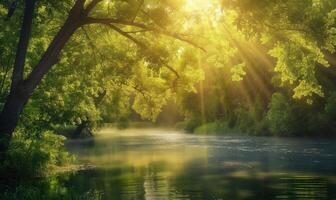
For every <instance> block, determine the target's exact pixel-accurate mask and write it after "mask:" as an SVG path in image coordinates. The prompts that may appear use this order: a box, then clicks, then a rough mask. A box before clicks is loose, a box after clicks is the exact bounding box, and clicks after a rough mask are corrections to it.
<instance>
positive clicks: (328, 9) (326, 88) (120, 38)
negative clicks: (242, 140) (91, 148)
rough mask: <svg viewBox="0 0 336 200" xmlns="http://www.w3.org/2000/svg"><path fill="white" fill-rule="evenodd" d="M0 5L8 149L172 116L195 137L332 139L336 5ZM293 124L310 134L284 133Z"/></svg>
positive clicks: (2, 118)
mask: <svg viewBox="0 0 336 200" xmlns="http://www.w3.org/2000/svg"><path fill="white" fill-rule="evenodd" d="M0 5H1V6H0V16H1V19H2V20H1V22H0V26H1V27H0V28H1V32H0V44H1V45H0V52H1V54H0V57H1V58H0V62H1V63H0V65H1V66H0V67H1V72H0V79H1V80H0V98H1V100H0V104H1V109H2V112H1V115H0V132H1V138H2V139H1V141H5V142H1V144H2V145H1V149H6V148H7V147H8V144H9V143H8V142H6V141H10V138H12V136H13V133H14V130H16V131H20V132H40V133H43V132H44V131H55V130H57V129H59V128H60V127H67V126H72V127H75V131H74V133H75V134H74V135H77V136H78V135H80V134H83V132H86V133H88V134H92V132H93V130H94V129H95V128H97V127H99V126H101V125H102V124H104V123H112V122H116V123H118V124H119V125H120V127H123V126H127V122H128V121H130V120H134V119H136V120H139V119H142V120H150V121H153V122H155V121H156V119H157V118H158V117H160V113H162V111H163V114H164V113H165V108H166V107H167V106H168V107H169V106H172V107H176V109H177V110H178V113H177V114H175V115H174V116H173V117H175V118H176V121H179V120H180V121H181V120H182V121H184V122H183V127H184V128H185V129H187V130H189V131H196V132H197V127H198V128H199V129H198V130H199V131H200V132H204V131H205V132H207V129H208V128H209V127H207V126H210V129H215V131H221V129H225V130H226V132H227V131H231V132H232V131H237V130H238V131H239V132H249V133H254V134H277V135H282V134H283V135H293V134H294V135H296V134H307V133H308V132H309V133H316V132H318V130H322V129H323V130H326V131H327V132H328V134H329V133H330V134H331V133H333V131H334V125H333V123H332V120H333V119H334V118H333V116H334V115H335V113H334V107H333V106H334V105H335V102H334V101H335V98H334V96H335V95H334V88H335V77H334V76H335V70H334V66H335V64H336V57H335V45H336V1H334V0H305V1H295V0H284V1H280V2H279V1H273V0H271V1H270V0H239V1H236V0H182V1H181V0H162V1H159V0H76V1H75V0H66V1H44V0H26V1H23V0H6V1H2V2H1V4H0ZM283 104H284V105H283ZM284 107H285V108H286V109H282V108H284ZM287 108H288V109H287ZM279 112H280V113H279ZM281 112H284V113H281ZM316 113H317V114H316ZM298 114H300V116H301V115H304V116H305V117H307V118H309V119H307V120H310V121H311V122H312V124H313V125H312V127H310V128H308V129H309V130H301V129H300V128H297V127H296V126H294V125H293V126H291V127H287V126H289V124H290V123H289V121H291V122H292V121H293V120H294V122H293V123H295V124H296V125H297V126H298V127H300V126H301V125H300V122H299V121H295V120H299V119H302V117H300V116H296V115H298ZM282 118H284V119H282ZM287 122H288V123H287ZM202 126H203V127H202ZM217 129H218V130H217ZM222 131H223V130H222ZM224 132H225V131H224Z"/></svg>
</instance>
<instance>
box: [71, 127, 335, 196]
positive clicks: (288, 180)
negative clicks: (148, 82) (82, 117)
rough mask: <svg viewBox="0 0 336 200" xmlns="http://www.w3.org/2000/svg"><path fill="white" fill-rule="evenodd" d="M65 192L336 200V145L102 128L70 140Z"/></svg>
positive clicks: (261, 138) (327, 142)
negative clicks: (74, 165) (70, 169)
mask: <svg viewBox="0 0 336 200" xmlns="http://www.w3.org/2000/svg"><path fill="white" fill-rule="evenodd" d="M67 146H68V148H69V150H70V151H71V152H73V153H74V154H76V155H77V156H78V160H79V162H80V163H81V164H87V165H92V166H95V167H94V168H91V169H87V170H82V171H79V172H77V173H73V174H72V175H70V176H69V177H68V178H67V180H66V184H65V185H66V187H71V188H72V189H75V190H76V191H79V192H85V191H88V190H92V189H94V190H97V191H100V192H102V194H103V195H102V197H103V199H109V200H110V199H112V200H119V199H125V200H133V199H134V200H142V199H146V200H161V199H162V200H165V199H173V200H175V199H186V200H187V199H190V200H197V199H218V200H220V199H223V200H226V199H227V200H235V199H256V200H262V199H267V200H268V199H311V200H313V199H319V200H320V199H336V141H333V140H326V139H324V140H323V139H295V138H267V137H248V136H195V135H190V134H184V133H182V132H178V131H174V130H164V129H128V130H125V131H120V130H114V129H105V130H103V131H101V132H100V134H99V135H98V136H97V137H96V138H95V139H94V140H82V141H70V142H69V143H68V144H67Z"/></svg>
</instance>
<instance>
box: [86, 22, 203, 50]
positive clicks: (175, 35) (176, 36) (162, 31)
mask: <svg viewBox="0 0 336 200" xmlns="http://www.w3.org/2000/svg"><path fill="white" fill-rule="evenodd" d="M85 24H104V25H112V24H119V25H125V26H133V27H137V28H141V29H143V30H144V31H150V32H153V33H157V34H161V35H165V36H169V37H172V38H174V39H177V40H180V41H183V42H186V43H188V44H190V45H192V46H194V47H197V48H199V49H201V50H202V51H204V52H206V50H205V49H204V48H203V47H202V46H200V45H198V44H196V43H195V42H193V41H191V40H189V39H187V38H184V37H182V36H181V35H180V34H178V33H173V32H169V31H167V30H165V29H162V28H157V27H150V26H148V25H146V24H142V23H138V22H132V21H126V20H123V19H113V18H93V17H87V19H86V23H85ZM113 26H114V27H116V26H115V25H113Z"/></svg>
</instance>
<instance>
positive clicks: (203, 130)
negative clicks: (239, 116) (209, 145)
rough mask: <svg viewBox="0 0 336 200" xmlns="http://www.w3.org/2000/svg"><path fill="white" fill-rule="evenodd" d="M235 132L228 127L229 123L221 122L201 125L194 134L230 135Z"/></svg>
mask: <svg viewBox="0 0 336 200" xmlns="http://www.w3.org/2000/svg"><path fill="white" fill-rule="evenodd" d="M236 132H237V130H235V129H233V128H230V127H229V122H221V121H217V122H211V123H207V124H203V125H201V126H199V127H197V128H196V129H195V130H194V133H196V134H230V133H236Z"/></svg>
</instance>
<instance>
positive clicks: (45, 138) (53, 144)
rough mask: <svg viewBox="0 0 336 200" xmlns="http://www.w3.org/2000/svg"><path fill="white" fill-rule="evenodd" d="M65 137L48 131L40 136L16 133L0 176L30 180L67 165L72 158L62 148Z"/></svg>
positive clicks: (2, 164)
mask: <svg viewBox="0 0 336 200" xmlns="http://www.w3.org/2000/svg"><path fill="white" fill-rule="evenodd" d="M64 140H65V137H63V136H58V135H55V134H53V133H51V132H49V131H46V132H43V133H42V134H36V133H35V134H27V133H23V132H16V133H15V134H14V136H13V139H12V141H11V143H10V146H9V149H8V150H7V152H6V153H5V154H4V159H3V161H2V162H3V163H1V166H0V172H1V175H5V176H6V177H11V178H20V179H24V178H31V177H36V176H43V175H46V174H47V173H48V172H49V171H50V169H52V168H54V167H56V166H62V165H65V164H68V163H70V162H72V161H73V160H74V158H73V156H70V155H69V153H68V152H67V151H66V150H65V148H64Z"/></svg>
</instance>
